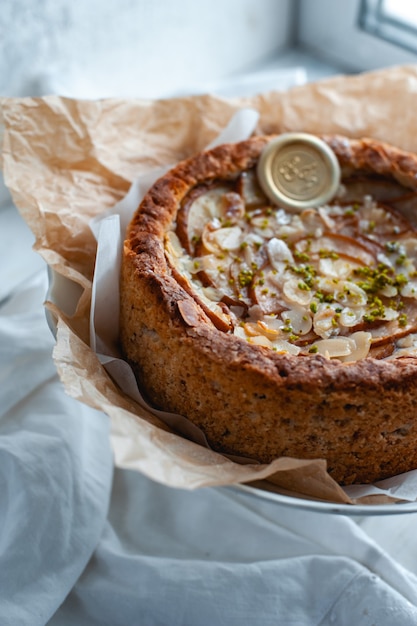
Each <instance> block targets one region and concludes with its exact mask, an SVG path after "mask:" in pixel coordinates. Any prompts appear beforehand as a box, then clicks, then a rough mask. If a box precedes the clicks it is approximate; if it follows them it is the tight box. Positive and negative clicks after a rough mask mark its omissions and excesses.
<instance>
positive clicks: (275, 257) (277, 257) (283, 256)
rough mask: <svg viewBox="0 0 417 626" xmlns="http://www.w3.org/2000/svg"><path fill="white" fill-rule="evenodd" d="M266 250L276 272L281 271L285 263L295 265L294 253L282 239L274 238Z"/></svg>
mask: <svg viewBox="0 0 417 626" xmlns="http://www.w3.org/2000/svg"><path fill="white" fill-rule="evenodd" d="M266 249H267V252H268V258H269V261H270V263H271V265H272V267H273V268H275V269H276V270H281V269H282V265H283V263H294V257H293V255H292V252H291V250H290V249H289V247H288V244H287V243H286V242H285V241H282V239H277V238H276V237H273V238H272V239H270V240H269V241H268V243H267V244H266Z"/></svg>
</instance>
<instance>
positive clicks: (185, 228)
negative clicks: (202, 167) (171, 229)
mask: <svg viewBox="0 0 417 626" xmlns="http://www.w3.org/2000/svg"><path fill="white" fill-rule="evenodd" d="M230 191H231V187H230V185H228V184H227V183H224V184H221V185H220V184H216V185H199V186H198V187H195V188H194V189H192V190H191V191H190V192H189V193H188V194H187V196H186V198H185V199H184V201H183V202H182V205H181V207H180V209H179V211H178V214H177V226H176V233H177V236H178V238H179V240H180V241H181V244H182V246H183V247H184V249H185V250H186V251H187V252H188V254H190V255H194V254H195V246H196V243H197V242H198V241H199V240H200V239H201V235H202V233H203V230H204V227H205V226H206V224H207V223H209V222H210V221H212V220H213V219H214V220H215V219H220V218H221V217H223V216H224V212H225V205H224V200H223V197H224V195H225V194H227V193H228V192H230Z"/></svg>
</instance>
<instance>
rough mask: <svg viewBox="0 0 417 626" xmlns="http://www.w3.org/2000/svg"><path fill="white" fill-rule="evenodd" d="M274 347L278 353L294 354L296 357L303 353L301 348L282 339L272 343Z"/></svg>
mask: <svg viewBox="0 0 417 626" xmlns="http://www.w3.org/2000/svg"><path fill="white" fill-rule="evenodd" d="M272 347H273V349H274V350H275V351H276V352H279V353H288V354H294V355H295V356H297V355H298V354H300V352H301V348H300V347H299V346H296V345H294V344H293V343H290V342H289V341H284V340H280V339H277V340H276V341H272Z"/></svg>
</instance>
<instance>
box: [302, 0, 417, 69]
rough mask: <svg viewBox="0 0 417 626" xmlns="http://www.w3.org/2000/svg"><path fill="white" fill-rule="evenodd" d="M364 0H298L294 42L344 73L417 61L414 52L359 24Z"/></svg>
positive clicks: (416, 53)
mask: <svg viewBox="0 0 417 626" xmlns="http://www.w3.org/2000/svg"><path fill="white" fill-rule="evenodd" d="M363 3H364V0H349V2H341V1H340V0H339V1H336V2H335V0H314V2H312V1H311V0H300V2H299V16H298V18H299V19H298V30H297V44H298V46H300V47H302V48H304V49H305V50H307V51H309V52H310V53H312V54H313V55H314V56H316V57H317V58H319V59H322V60H324V61H326V62H327V63H331V64H332V65H334V66H336V67H338V68H340V69H341V70H343V71H346V72H358V71H369V70H375V69H380V68H383V67H388V66H393V65H406V64H412V63H417V51H416V52H414V51H412V50H410V49H409V48H408V47H407V48H405V47H403V46H402V45H398V44H396V43H393V42H392V41H387V40H386V39H385V38H382V37H381V36H380V35H377V34H375V33H374V32H372V33H371V32H367V31H366V30H364V29H363V28H362V27H361V23H360V20H361V15H363V14H362V13H361V9H363V6H364V4H363Z"/></svg>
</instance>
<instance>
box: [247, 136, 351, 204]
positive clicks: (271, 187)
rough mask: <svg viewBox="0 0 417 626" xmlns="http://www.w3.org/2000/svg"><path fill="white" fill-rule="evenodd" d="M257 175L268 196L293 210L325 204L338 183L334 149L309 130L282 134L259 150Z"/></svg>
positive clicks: (337, 166)
mask: <svg viewBox="0 0 417 626" xmlns="http://www.w3.org/2000/svg"><path fill="white" fill-rule="evenodd" d="M257 174H258V179H259V182H260V184H261V186H262V188H263V190H264V192H265V193H266V195H267V196H268V197H269V199H270V200H272V201H273V202H274V203H276V204H278V205H281V206H283V207H285V208H288V209H291V210H293V211H302V210H303V209H306V208H313V207H317V206H320V205H323V204H325V203H326V202H328V201H329V200H330V199H331V198H333V196H334V195H335V194H336V192H337V190H338V187H339V185H340V166H339V162H338V160H337V158H336V155H335V154H334V152H333V150H332V149H331V148H330V147H329V146H328V145H327V143H325V142H324V141H323V140H321V139H319V138H318V137H316V136H315V135H310V134H308V133H285V134H283V135H280V136H279V137H277V138H276V139H273V140H272V141H271V142H270V143H269V144H267V146H265V148H264V150H263V151H262V154H261V156H260V159H259V161H258V167H257Z"/></svg>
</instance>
